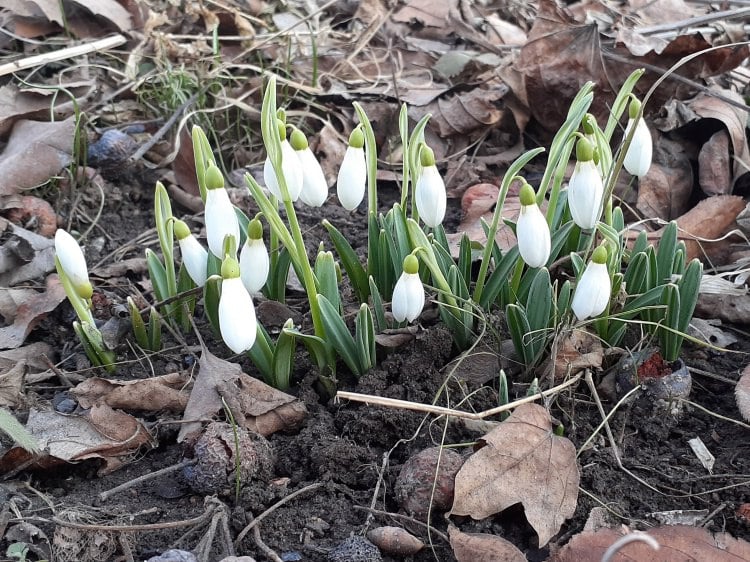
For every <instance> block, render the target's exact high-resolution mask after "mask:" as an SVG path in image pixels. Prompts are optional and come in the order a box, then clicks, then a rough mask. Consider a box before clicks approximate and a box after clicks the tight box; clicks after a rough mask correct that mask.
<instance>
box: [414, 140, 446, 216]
mask: <svg viewBox="0 0 750 562" xmlns="http://www.w3.org/2000/svg"><path fill="white" fill-rule="evenodd" d="M420 160H421V162H422V171H421V173H420V174H419V179H417V186H416V188H415V189H414V197H415V199H416V202H417V211H418V212H419V218H421V219H422V221H424V223H425V224H426V225H427V226H430V227H432V228H435V227H436V226H438V225H439V224H442V222H443V219H444V218H445V207H446V203H447V195H446V193H445V183H444V182H443V178H442V177H441V176H440V172H438V169H437V166H435V155H434V154H433V152H432V149H430V148H429V147H428V146H423V147H422V152H421V153H420Z"/></svg>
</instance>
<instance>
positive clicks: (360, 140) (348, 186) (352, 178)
mask: <svg viewBox="0 0 750 562" xmlns="http://www.w3.org/2000/svg"><path fill="white" fill-rule="evenodd" d="M364 145H365V136H364V133H363V132H362V130H361V129H360V128H359V127H357V128H356V129H354V130H353V131H352V134H351V135H349V146H348V147H347V149H346V153H345V154H344V160H343V161H342V162H341V168H339V174H338V178H337V179H336V194H337V195H338V198H339V202H340V203H341V206H342V207H344V209H346V210H347V211H353V210H354V209H356V208H357V207H359V204H360V203H362V199H364V197H365V188H366V186H367V162H366V160H365V150H364Z"/></svg>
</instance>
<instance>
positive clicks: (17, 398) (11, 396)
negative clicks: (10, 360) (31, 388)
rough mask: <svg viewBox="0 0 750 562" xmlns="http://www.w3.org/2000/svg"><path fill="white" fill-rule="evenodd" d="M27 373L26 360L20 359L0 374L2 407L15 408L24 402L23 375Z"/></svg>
mask: <svg viewBox="0 0 750 562" xmlns="http://www.w3.org/2000/svg"><path fill="white" fill-rule="evenodd" d="M25 374H26V362H25V361H19V362H18V363H16V364H15V365H14V366H13V367H11V368H10V369H9V370H7V371H6V372H4V373H3V374H0V408H1V407H5V408H15V407H16V406H18V405H19V404H20V403H21V402H23V399H24V394H23V377H24V375H25Z"/></svg>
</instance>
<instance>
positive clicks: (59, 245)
mask: <svg viewBox="0 0 750 562" xmlns="http://www.w3.org/2000/svg"><path fill="white" fill-rule="evenodd" d="M55 255H57V259H59V260H60V265H61V266H62V268H63V271H64V272H65V275H67V276H68V279H70V282H71V283H72V284H73V286H74V287H75V288H76V291H78V290H79V289H80V288H81V287H83V286H88V285H89V271H88V268H87V267H86V258H85V257H83V250H81V247H80V246H79V245H78V242H76V239H75V238H73V237H72V236H71V235H70V234H69V233H68V232H67V231H65V230H63V229H62V228H58V229H57V232H55ZM89 296H90V295H89Z"/></svg>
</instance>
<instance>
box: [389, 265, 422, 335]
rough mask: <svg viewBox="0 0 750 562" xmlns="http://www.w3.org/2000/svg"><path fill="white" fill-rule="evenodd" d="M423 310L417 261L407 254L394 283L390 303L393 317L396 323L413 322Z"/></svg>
mask: <svg viewBox="0 0 750 562" xmlns="http://www.w3.org/2000/svg"><path fill="white" fill-rule="evenodd" d="M423 308H424V287H423V286H422V280H421V279H420V278H419V261H418V260H417V258H416V256H414V255H413V254H409V255H408V256H406V258H405V259H404V269H403V273H402V274H401V277H399V278H398V281H396V286H395V287H394V289H393V299H392V301H391V311H392V312H393V317H394V318H395V319H396V321H398V322H403V321H404V320H408V321H409V322H413V321H414V320H415V319H416V318H417V317H418V316H419V315H420V314H421V312H422V309H423Z"/></svg>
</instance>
